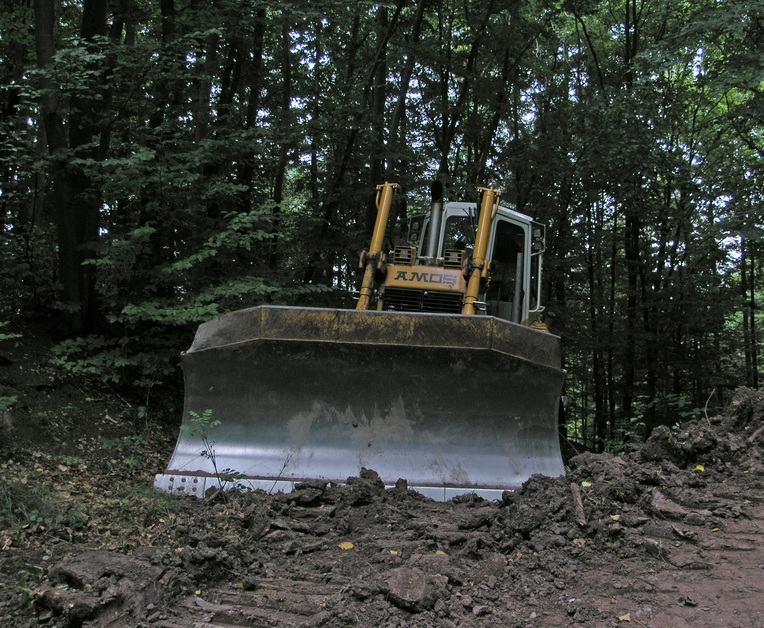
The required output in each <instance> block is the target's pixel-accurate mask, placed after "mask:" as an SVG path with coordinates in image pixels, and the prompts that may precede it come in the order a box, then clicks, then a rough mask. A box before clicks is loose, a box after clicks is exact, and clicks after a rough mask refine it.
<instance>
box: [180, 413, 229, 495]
mask: <svg viewBox="0 0 764 628" xmlns="http://www.w3.org/2000/svg"><path fill="white" fill-rule="evenodd" d="M189 415H190V416H191V423H192V425H188V424H183V425H181V427H180V429H181V430H182V431H184V432H185V433H186V434H188V435H189V436H192V437H194V438H198V439H199V440H200V441H201V445H202V447H201V450H200V452H199V453H200V455H201V456H202V457H203V458H207V459H208V460H209V461H210V462H211V463H212V468H213V469H214V470H215V473H214V476H215V478H216V479H217V482H218V488H219V489H220V491H224V489H225V485H226V484H233V485H234V486H236V481H237V480H239V479H241V478H242V477H243V476H242V475H241V474H240V473H237V472H236V471H234V470H233V469H218V464H217V457H216V456H215V441H214V440H212V434H213V432H214V431H215V428H217V427H219V426H220V425H221V424H222V423H221V421H220V420H219V419H214V418H213V417H212V410H211V409H210V408H207V409H206V410H205V411H204V412H202V413H201V414H199V413H198V412H195V411H194V410H190V411H189Z"/></svg>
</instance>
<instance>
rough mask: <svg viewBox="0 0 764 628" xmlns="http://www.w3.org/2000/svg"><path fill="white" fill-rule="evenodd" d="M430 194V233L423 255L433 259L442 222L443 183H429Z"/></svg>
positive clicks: (436, 252) (435, 254)
mask: <svg viewBox="0 0 764 628" xmlns="http://www.w3.org/2000/svg"><path fill="white" fill-rule="evenodd" d="M430 196H431V198H432V201H431V202H432V204H431V206H430V233H429V236H428V238H427V248H426V249H425V255H424V256H425V257H426V258H427V259H429V260H435V258H436V257H437V256H438V244H439V243H440V227H441V223H442V222H443V183H441V182H440V181H433V182H432V184H431V185H430Z"/></svg>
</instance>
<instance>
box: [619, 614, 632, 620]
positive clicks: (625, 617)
mask: <svg viewBox="0 0 764 628" xmlns="http://www.w3.org/2000/svg"><path fill="white" fill-rule="evenodd" d="M618 621H631V613H626V614H625V615H621V616H620V617H619V618H618Z"/></svg>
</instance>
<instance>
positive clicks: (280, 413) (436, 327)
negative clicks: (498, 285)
mask: <svg viewBox="0 0 764 628" xmlns="http://www.w3.org/2000/svg"><path fill="white" fill-rule="evenodd" d="M555 360H556V364H555ZM182 361H183V370H184V377H185V387H186V398H185V411H184V417H185V418H184V423H185V424H190V417H189V411H191V410H193V411H195V412H198V413H200V414H201V413H203V412H204V411H205V410H208V409H210V410H212V416H213V418H214V419H217V420H220V421H221V425H220V426H219V427H218V428H216V429H215V430H214V432H213V433H212V435H211V437H212V440H214V441H215V444H214V448H215V457H216V462H217V465H218V469H226V468H229V469H233V470H234V471H236V472H238V473H240V474H243V475H244V476H246V477H247V478H253V479H259V480H268V481H273V482H276V481H278V482H287V483H288V482H293V481H299V480H305V479H320V480H327V481H337V482H342V481H345V480H346V479H347V478H348V477H349V476H353V475H358V473H359V471H360V469H361V467H366V468H370V469H374V470H375V471H377V473H379V475H380V477H381V478H382V479H383V481H385V482H386V483H390V484H392V483H394V482H395V481H396V480H397V479H398V478H405V479H406V480H408V482H409V485H410V486H420V487H436V488H437V487H449V488H450V489H457V490H456V491H454V490H450V491H449V492H448V495H453V494H454V493H455V492H456V493H458V492H470V491H478V492H479V490H480V489H488V490H501V489H510V488H516V487H518V486H519V485H520V484H521V483H522V482H524V481H525V480H527V479H528V478H529V477H530V476H531V475H532V474H534V473H542V474H545V475H551V476H557V475H561V474H563V473H564V468H563V465H562V459H561V457H560V450H559V444H558V436H557V404H558V400H559V397H560V394H561V389H562V383H563V379H564V371H562V370H561V369H560V368H559V339H558V338H556V337H555V336H551V335H549V334H544V333H541V332H537V331H534V330H531V329H528V328H524V327H521V326H519V325H514V324H512V323H507V322H506V321H501V320H498V319H493V318H491V317H477V316H453V315H450V316H448V315H446V316H444V315H429V314H396V313H388V312H355V311H349V310H340V311H338V310H321V309H308V308H282V307H261V308H254V309H252V310H244V311H241V312H234V313H232V314H230V315H228V316H225V317H221V319H217V320H215V321H211V322H210V323H206V324H205V325H202V326H201V327H200V329H199V331H198V333H197V337H196V339H195V341H194V344H193V346H192V348H191V349H190V350H189V351H188V352H186V353H185V354H184V355H183V357H182ZM200 452H201V442H200V440H199V439H198V437H194V436H192V435H189V434H188V433H187V432H186V431H184V430H181V434H180V437H179V439H178V443H177V446H176V448H175V452H174V454H173V457H172V459H171V461H170V464H169V465H168V469H167V475H168V476H173V477H174V476H176V475H180V476H197V477H205V476H209V475H210V474H211V473H213V472H214V469H213V468H212V465H211V462H210V461H209V459H207V458H205V457H203V456H201V455H200ZM279 486H282V485H279Z"/></svg>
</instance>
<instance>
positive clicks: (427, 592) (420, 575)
mask: <svg viewBox="0 0 764 628" xmlns="http://www.w3.org/2000/svg"><path fill="white" fill-rule="evenodd" d="M447 583H448V579H447V578H446V577H445V576H441V575H430V576H428V575H426V574H425V573H424V572H423V571H421V570H419V569H416V568H413V569H412V568H408V567H398V568H396V569H392V570H391V571H390V572H388V574H387V578H386V579H385V581H384V582H383V584H382V586H381V589H382V591H383V592H384V593H385V594H386V595H387V597H388V599H389V600H390V601H391V602H392V603H393V604H395V605H396V606H398V607H400V608H402V609H404V610H407V611H409V612H412V613H418V612H421V611H425V610H432V609H433V608H434V607H435V602H436V600H438V599H440V598H443V597H446V595H447V590H446V585H447Z"/></svg>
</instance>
